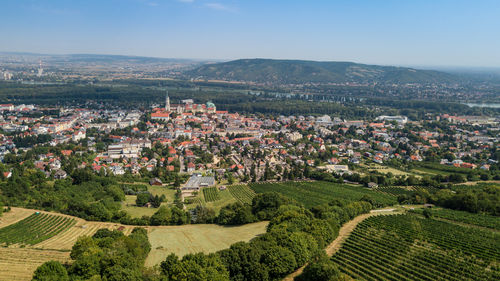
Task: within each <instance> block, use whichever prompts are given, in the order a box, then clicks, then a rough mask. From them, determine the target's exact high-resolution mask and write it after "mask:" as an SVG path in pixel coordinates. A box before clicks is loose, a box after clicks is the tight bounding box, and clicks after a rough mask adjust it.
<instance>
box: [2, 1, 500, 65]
mask: <svg viewBox="0 0 500 281" xmlns="http://www.w3.org/2000/svg"><path fill="white" fill-rule="evenodd" d="M0 26H1V27H0V51H23V52H36V53H53V54H67V53H93V54H122V55H140V56H155V57H169V58H203V59H236V58H256V57H259V58H283V59H312V60H328V61H354V62H361V63H373V64H391V65H421V66H490V67H500V1H499V0H468V1H466V0H412V1H410V0H339V1H336V0H325V1H322V0H317V1H314V0H303V1H296V0H246V1H237V0H98V1H97V0H85V1H83V0H2V1H1V2H0Z"/></svg>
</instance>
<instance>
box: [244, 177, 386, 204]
mask: <svg viewBox="0 0 500 281" xmlns="http://www.w3.org/2000/svg"><path fill="white" fill-rule="evenodd" d="M250 187H251V188H252V189H253V190H255V192H257V193H263V192H278V193H282V194H283V195H285V196H287V197H290V198H292V199H295V200H297V201H298V202H301V203H302V204H304V206H306V207H313V206H317V205H320V204H324V203H328V202H331V201H332V200H334V199H346V200H352V201H356V200H359V199H361V198H362V197H363V196H365V195H367V196H369V197H371V198H372V199H373V200H374V202H375V204H376V205H377V206H386V205H392V204H395V203H396V197H395V196H393V195H390V194H386V193H381V192H376V191H373V190H370V189H367V188H363V187H361V186H351V185H346V184H339V183H332V182H323V181H313V182H293V181H290V182H281V183H253V184H250Z"/></svg>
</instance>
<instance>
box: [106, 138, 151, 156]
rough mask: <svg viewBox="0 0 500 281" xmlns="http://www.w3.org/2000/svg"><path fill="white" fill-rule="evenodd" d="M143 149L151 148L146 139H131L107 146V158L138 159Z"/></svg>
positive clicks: (149, 142)
mask: <svg viewBox="0 0 500 281" xmlns="http://www.w3.org/2000/svg"><path fill="white" fill-rule="evenodd" d="M143 148H151V141H150V140H147V139H132V140H128V141H123V142H120V143H118V144H112V145H109V146H108V156H109V157H110V158H112V159H118V158H120V157H127V158H139V156H140V153H141V152H142V149H143Z"/></svg>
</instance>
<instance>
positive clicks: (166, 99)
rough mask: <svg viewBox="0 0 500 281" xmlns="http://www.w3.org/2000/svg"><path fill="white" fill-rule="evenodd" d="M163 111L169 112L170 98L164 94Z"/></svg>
mask: <svg viewBox="0 0 500 281" xmlns="http://www.w3.org/2000/svg"><path fill="white" fill-rule="evenodd" d="M165 111H167V112H170V98H169V97H168V92H167V95H166V96H165Z"/></svg>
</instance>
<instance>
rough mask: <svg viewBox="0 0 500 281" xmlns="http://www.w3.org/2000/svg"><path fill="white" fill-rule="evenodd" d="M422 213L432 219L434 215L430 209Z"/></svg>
mask: <svg viewBox="0 0 500 281" xmlns="http://www.w3.org/2000/svg"><path fill="white" fill-rule="evenodd" d="M422 214H423V215H424V217H425V218H427V219H430V218H431V217H432V213H431V211H430V210H429V209H424V211H423V212H422Z"/></svg>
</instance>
